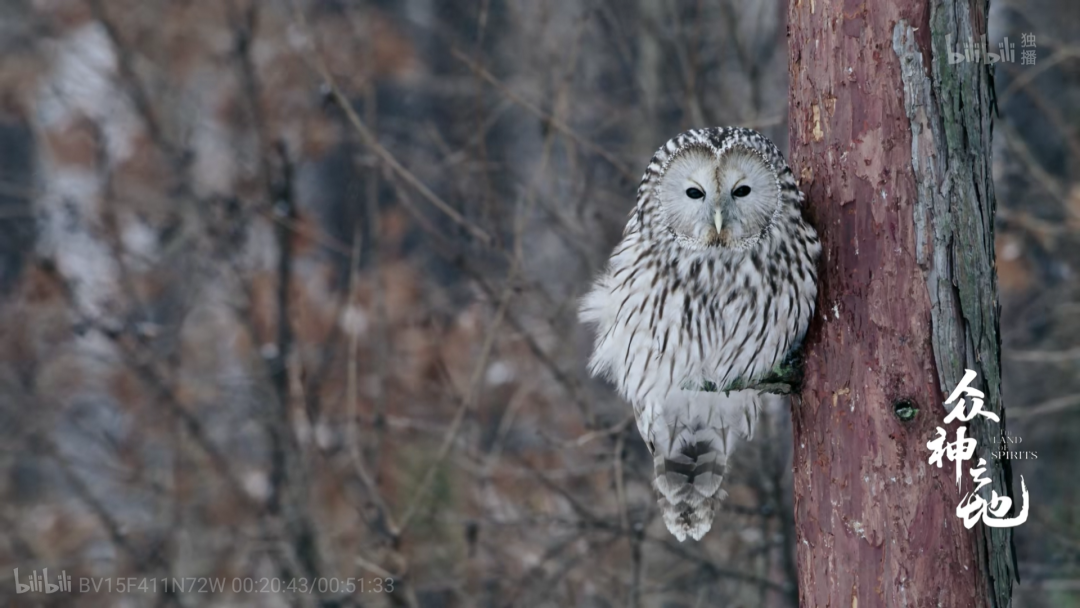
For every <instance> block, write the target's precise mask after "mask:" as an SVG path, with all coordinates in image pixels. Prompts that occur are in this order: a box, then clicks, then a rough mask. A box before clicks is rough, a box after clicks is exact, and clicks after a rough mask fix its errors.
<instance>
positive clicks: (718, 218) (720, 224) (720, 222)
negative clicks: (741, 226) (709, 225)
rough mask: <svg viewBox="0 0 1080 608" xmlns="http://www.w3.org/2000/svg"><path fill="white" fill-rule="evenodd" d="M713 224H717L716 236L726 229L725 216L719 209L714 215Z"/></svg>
mask: <svg viewBox="0 0 1080 608" xmlns="http://www.w3.org/2000/svg"><path fill="white" fill-rule="evenodd" d="M713 223H714V224H716V234H720V231H721V230H722V229H723V228H724V216H723V215H721V214H720V210H719V209H717V210H716V211H715V212H714V213H713Z"/></svg>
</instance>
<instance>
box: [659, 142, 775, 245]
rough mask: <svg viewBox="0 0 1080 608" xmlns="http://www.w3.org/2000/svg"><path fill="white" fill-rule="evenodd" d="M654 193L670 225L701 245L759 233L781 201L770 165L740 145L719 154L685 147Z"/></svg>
mask: <svg viewBox="0 0 1080 608" xmlns="http://www.w3.org/2000/svg"><path fill="white" fill-rule="evenodd" d="M657 193H658V195H659V198H660V203H661V207H662V208H663V211H664V216H665V218H666V220H667V224H668V226H670V227H671V229H672V230H674V231H675V234H677V235H678V236H679V237H681V238H682V239H684V240H685V241H689V242H692V243H695V244H697V245H700V246H707V245H719V246H725V247H735V246H738V245H739V244H740V243H741V242H744V241H745V240H746V239H750V238H753V237H755V236H757V235H759V234H761V232H762V231H763V230H764V229H765V227H766V226H767V225H768V223H769V221H770V219H771V218H772V215H773V213H774V212H775V211H776V208H777V206H778V205H779V204H780V190H779V186H778V184H777V181H776V174H775V172H773V169H772V166H771V165H770V164H769V163H768V161H766V160H765V159H764V158H763V157H762V156H761V155H759V154H758V153H757V152H754V151H753V150H751V149H748V148H744V147H742V146H735V147H733V148H731V149H728V150H726V151H724V152H723V153H721V154H720V155H719V156H717V154H716V152H715V151H713V150H711V149H707V148H690V149H687V150H683V151H682V152H680V153H679V155H678V156H677V157H676V158H675V159H673V160H672V161H671V163H670V165H669V166H668V168H667V171H666V172H665V173H664V176H663V177H662V178H661V180H660V183H659V186H658V190H657Z"/></svg>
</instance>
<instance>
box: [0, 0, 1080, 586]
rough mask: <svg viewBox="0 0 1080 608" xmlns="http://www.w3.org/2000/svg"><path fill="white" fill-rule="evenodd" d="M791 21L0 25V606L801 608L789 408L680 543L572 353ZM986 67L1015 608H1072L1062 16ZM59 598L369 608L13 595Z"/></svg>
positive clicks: (640, 463)
mask: <svg viewBox="0 0 1080 608" xmlns="http://www.w3.org/2000/svg"><path fill="white" fill-rule="evenodd" d="M785 14H786V5H785V3H783V2H779V1H771V2H760V3H752V2H738V1H736V0H709V1H705V0H700V1H690V0H687V1H676V0H663V1H660V0H635V1H632V2H615V1H614V0H586V1H583V2H556V1H553V0H537V1H532V0H469V1H463V2H449V1H445V0H443V1H440V0H396V1H394V0H369V1H365V0H267V1H256V0H214V1H210V0H205V1H204V0H3V1H2V2H0V603H3V604H4V605H13V606H14V605H54V606H68V605H80V606H113V605H124V606H203V605H206V606H224V605H230V606H315V605H318V606H356V605H364V606H391V605H392V606H399V605H400V606H420V607H427V606H431V607H435V606H510V605H515V606H597V607H603V606H624V605H626V606H670V607H676V606H687V607H689V606H706V605H726V606H775V607H785V606H794V605H795V604H796V601H797V593H796V589H795V587H794V585H795V580H796V577H795V572H794V568H795V564H794V551H793V545H792V543H793V522H792V520H791V513H792V505H791V496H790V490H791V488H790V485H791V481H790V443H791V431H790V427H789V423H788V412H787V407H788V406H787V402H786V401H781V400H779V399H777V400H776V401H775V402H774V403H773V404H772V407H771V408H769V409H768V410H767V411H766V420H765V421H763V422H762V423H761V424H760V425H759V428H760V433H759V434H758V436H757V437H755V438H754V440H753V441H752V442H750V443H747V444H745V445H744V446H743V447H742V449H741V450H740V451H739V452H737V454H736V457H735V462H734V464H733V465H732V469H731V470H732V471H733V473H732V475H731V476H730V477H729V478H728V479H726V480H725V485H726V488H727V490H728V492H729V493H730V498H729V499H728V500H727V501H726V502H725V503H724V505H723V510H722V511H721V512H720V513H719V514H718V516H717V522H716V524H715V525H714V526H713V530H712V532H710V533H709V535H708V536H706V538H705V540H704V541H703V542H701V543H700V544H695V543H685V544H679V543H678V542H677V541H676V540H675V539H674V538H673V537H672V536H671V535H670V534H669V533H668V532H667V531H666V529H665V528H664V526H663V523H662V522H661V521H660V518H659V517H658V513H657V509H656V503H655V499H654V497H653V493H652V490H651V489H650V477H651V469H652V465H651V459H650V458H649V456H648V453H647V450H646V449H645V447H644V445H643V443H642V441H641V439H640V437H639V436H638V432H637V429H636V426H635V425H634V423H633V421H632V418H631V417H630V409H629V407H628V406H626V405H625V404H624V403H622V402H621V401H620V400H619V399H618V398H617V397H616V396H615V395H614V394H613V392H612V390H611V388H610V387H609V386H607V385H605V384H604V383H602V382H599V381H596V380H593V379H590V378H589V377H588V375H587V373H586V371H585V365H584V362H585V359H586V357H587V354H588V350H589V346H590V340H591V336H590V335H589V333H588V331H587V330H586V329H585V328H583V327H581V326H580V325H579V323H578V322H577V320H576V308H577V300H578V298H579V297H580V296H581V295H582V294H583V290H584V289H585V288H586V287H587V285H588V281H589V279H590V278H591V277H592V276H593V275H594V273H596V272H597V271H598V270H599V269H600V268H601V267H602V265H603V264H604V263H605V261H606V259H607V256H608V255H609V253H610V251H611V248H612V247H613V246H614V245H615V243H616V241H617V240H618V238H619V235H620V234H621V231H622V228H623V226H624V223H625V218H626V216H627V213H628V212H629V210H630V209H631V207H632V205H633V200H634V194H635V191H636V188H637V183H638V180H639V179H640V175H641V173H642V171H643V169H644V166H645V164H646V162H647V160H648V159H649V157H650V156H651V155H652V153H653V152H654V151H655V150H656V148H658V147H659V146H660V145H661V144H662V143H663V142H664V141H666V140H667V139H668V138H669V137H671V136H672V135H674V134H676V133H678V132H679V131H681V130H683V129H685V128H688V127H691V126H708V125H742V126H749V127H753V128H756V129H758V130H760V131H762V132H763V133H765V134H766V135H767V136H769V137H770V138H772V139H773V140H774V141H776V143H777V144H778V145H779V146H780V147H781V148H782V149H785V150H786V148H787V110H786V108H787V76H788V73H787V67H786V50H785V49H786V36H785V19H786V17H785ZM1022 33H1032V34H1034V35H1035V36H1036V45H1037V47H1036V51H1037V60H1036V63H1035V65H1033V66H1031V65H1021V63H1020V51H1021V49H1020V48H1019V43H1020V40H1021V34H1022ZM1005 36H1008V37H1009V38H1010V40H1012V41H1014V42H1015V43H1017V50H1016V62H1015V63H1003V64H999V65H998V66H997V68H996V72H995V76H996V82H997V99H998V104H999V106H1000V115H999V117H998V118H997V120H996V122H995V133H994V136H995V137H994V139H995V150H994V158H995V170H996V174H997V203H998V222H997V226H996V228H997V257H998V272H999V284H1000V298H1001V304H1002V326H1003V327H1002V330H1003V336H1004V337H1003V340H1004V344H1003V345H1002V347H1003V362H1004V370H1005V378H1004V389H1005V395H1006V399H1007V401H1006V405H1007V408H1008V419H1007V421H1008V432H1009V434H1010V435H1012V436H1017V437H1021V438H1022V443H1021V444H1019V445H1017V446H1014V449H1017V450H1023V451H1029V452H1035V453H1037V460H1015V461H1014V462H1013V467H1014V476H1015V475H1016V474H1022V475H1023V476H1024V478H1025V480H1026V481H1027V483H1028V487H1029V490H1030V492H1031V496H1032V503H1033V506H1032V508H1031V517H1030V519H1029V521H1028V522H1027V523H1026V524H1024V525H1023V526H1021V527H1019V528H1018V529H1017V530H1016V543H1017V550H1018V555H1019V565H1020V572H1021V575H1022V577H1023V582H1022V584H1021V585H1020V586H1018V587H1017V590H1016V594H1015V597H1016V600H1015V603H1014V605H1016V606H1022V607H1043V606H1046V607H1050V606H1053V607H1059V606H1080V489H1078V487H1077V484H1076V481H1077V474H1076V471H1077V464H1078V463H1080V448H1078V447H1077V441H1076V437H1077V436H1078V435H1080V281H1078V280H1077V274H1078V273H1080V181H1078V179H1077V178H1076V177H1075V176H1077V175H1080V171H1078V169H1080V61H1078V59H1080V4H1078V3H1076V2H1074V1H1072V0H1032V1H1030V2H1025V3H1021V2H1001V1H995V2H994V3H993V7H992V20H991V36H990V42H991V43H992V46H994V47H996V44H997V42H998V41H1000V40H1001V39H1002V38H1003V37H1005ZM958 500H959V497H958ZM46 567H47V568H49V569H50V572H56V571H59V570H65V571H66V572H67V573H68V574H69V575H70V576H72V577H74V578H76V579H77V578H78V577H87V576H99V577H100V576H110V577H118V576H136V577H155V578H162V577H181V576H184V577H190V576H228V577H269V578H284V579H289V578H293V577H306V578H309V579H310V578H313V577H327V578H329V577H337V578H350V577H351V578H357V579H359V578H363V579H365V580H366V581H367V591H368V592H367V593H363V594H361V593H354V594H351V595H350V594H347V593H344V592H343V591H341V590H340V589H338V590H337V591H336V592H334V591H326V592H325V593H324V592H316V593H313V594H309V595H301V596H296V597H293V596H289V595H285V594H282V595H277V596H267V595H258V594H243V593H241V594H232V593H219V594H213V595H198V594H190V593H186V594H172V593H163V592H161V591H160V590H159V592H158V593H136V594H125V595H123V596H119V595H115V594H113V595H108V594H93V593H90V594H79V593H78V590H77V589H76V590H75V592H74V593H73V594H54V595H50V596H46V595H39V594H34V595H27V596H16V595H15V589H14V584H13V578H12V576H11V575H12V572H13V569H14V568H19V569H20V573H21V576H23V577H25V576H26V573H28V572H29V571H31V570H34V569H38V570H41V569H43V568H46ZM376 578H393V579H394V584H393V591H392V592H389V593H387V592H383V593H372V592H370V591H371V588H372V586H373V581H374V579H376Z"/></svg>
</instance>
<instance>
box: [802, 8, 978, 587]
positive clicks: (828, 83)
mask: <svg viewBox="0 0 1080 608" xmlns="http://www.w3.org/2000/svg"><path fill="white" fill-rule="evenodd" d="M928 10H929V9H928V7H927V5H926V3H925V2H924V1H922V0H901V1H898V2H888V1H885V0H879V1H870V2H850V1H849V2H838V1H830V0H797V1H795V0H793V1H792V2H791V4H790V8H789V24H790V25H789V36H790V39H789V49H790V51H789V52H790V71H791V124H790V133H791V160H792V166H793V167H795V170H796V171H797V172H798V173H799V176H800V185H801V188H802V190H803V192H805V193H806V194H807V197H808V200H809V215H810V218H811V221H812V222H813V224H814V225H815V226H816V227H817V229H818V231H819V234H820V235H821V238H822V242H823V247H824V250H823V254H822V260H821V268H820V276H821V285H820V292H819V297H818V314H817V315H816V316H815V319H814V322H813V324H812V326H811V329H810V332H809V334H808V337H807V343H806V348H805V380H804V385H803V389H802V394H801V399H800V398H796V399H794V400H793V412H792V415H793V420H794V433H795V456H794V469H795V518H796V527H797V553H798V563H799V599H800V603H801V605H803V606H815V607H816V606H844V607H845V608H846V607H849V606H859V607H867V606H888V607H890V608H892V607H897V606H950V607H951V606H963V607H973V606H985V605H986V597H987V593H986V589H987V582H986V576H985V574H984V572H983V571H982V568H980V566H979V559H978V558H977V556H978V553H977V550H978V544H977V540H976V533H975V531H971V530H966V529H965V528H964V527H963V524H962V522H961V520H960V519H958V518H957V517H956V515H955V512H954V511H955V508H956V504H957V502H959V499H960V495H959V494H958V492H957V488H956V484H955V481H954V479H953V475H954V469H953V468H952V463H947V464H948V465H949V466H946V467H945V468H943V469H938V468H936V467H932V466H931V465H929V464H928V463H927V458H928V456H929V451H928V449H927V448H926V442H927V440H928V439H930V438H932V437H934V435H935V432H934V429H935V427H936V426H939V425H941V420H942V418H943V415H944V414H943V411H944V410H943V409H942V407H941V404H942V402H943V400H944V398H943V395H942V393H941V383H940V381H939V377H938V372H937V368H936V366H935V361H934V350H933V342H932V326H931V301H930V296H929V294H928V289H927V282H926V278H925V277H924V275H923V271H922V270H921V269H920V267H919V264H918V261H917V257H916V240H917V235H918V231H917V229H916V226H915V222H914V209H915V205H916V204H917V198H918V189H917V183H916V177H915V173H914V171H913V168H912V132H911V123H910V121H909V118H908V116H907V115H906V113H905V105H904V103H905V102H904V85H903V81H902V79H901V63H900V59H899V57H898V56H897V54H896V53H895V52H894V50H893V33H894V27H895V26H896V25H897V24H898V23H900V22H902V21H906V22H907V23H909V24H911V25H912V27H913V28H915V43H916V44H917V46H918V47H919V48H920V49H922V52H923V53H924V54H926V53H928V51H927V50H926V49H929V48H930V42H929V40H930V31H929V27H928V18H927V17H928V15H927V11H928ZM920 25H921V26H922V27H920ZM927 65H929V60H927ZM904 400H907V401H910V402H913V403H914V405H915V406H916V407H918V408H919V413H918V415H917V416H916V417H915V418H914V420H912V421H910V422H903V421H901V420H900V419H899V418H898V417H897V415H896V413H895V411H894V406H895V405H896V404H897V403H898V402H901V401H904ZM949 430H950V434H951V433H952V432H953V430H952V429H949ZM965 471H966V469H965ZM966 476H967V475H966V473H965V477H966ZM966 489H967V488H966V487H965V491H966Z"/></svg>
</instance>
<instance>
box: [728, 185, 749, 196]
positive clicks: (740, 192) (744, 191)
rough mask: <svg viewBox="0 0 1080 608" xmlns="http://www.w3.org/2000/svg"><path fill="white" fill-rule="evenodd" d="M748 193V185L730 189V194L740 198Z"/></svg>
mask: <svg viewBox="0 0 1080 608" xmlns="http://www.w3.org/2000/svg"><path fill="white" fill-rule="evenodd" d="M748 194H750V186H739V187H738V188H735V189H734V190H732V191H731V196H737V197H739V198H742V197H744V196H746V195H748Z"/></svg>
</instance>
